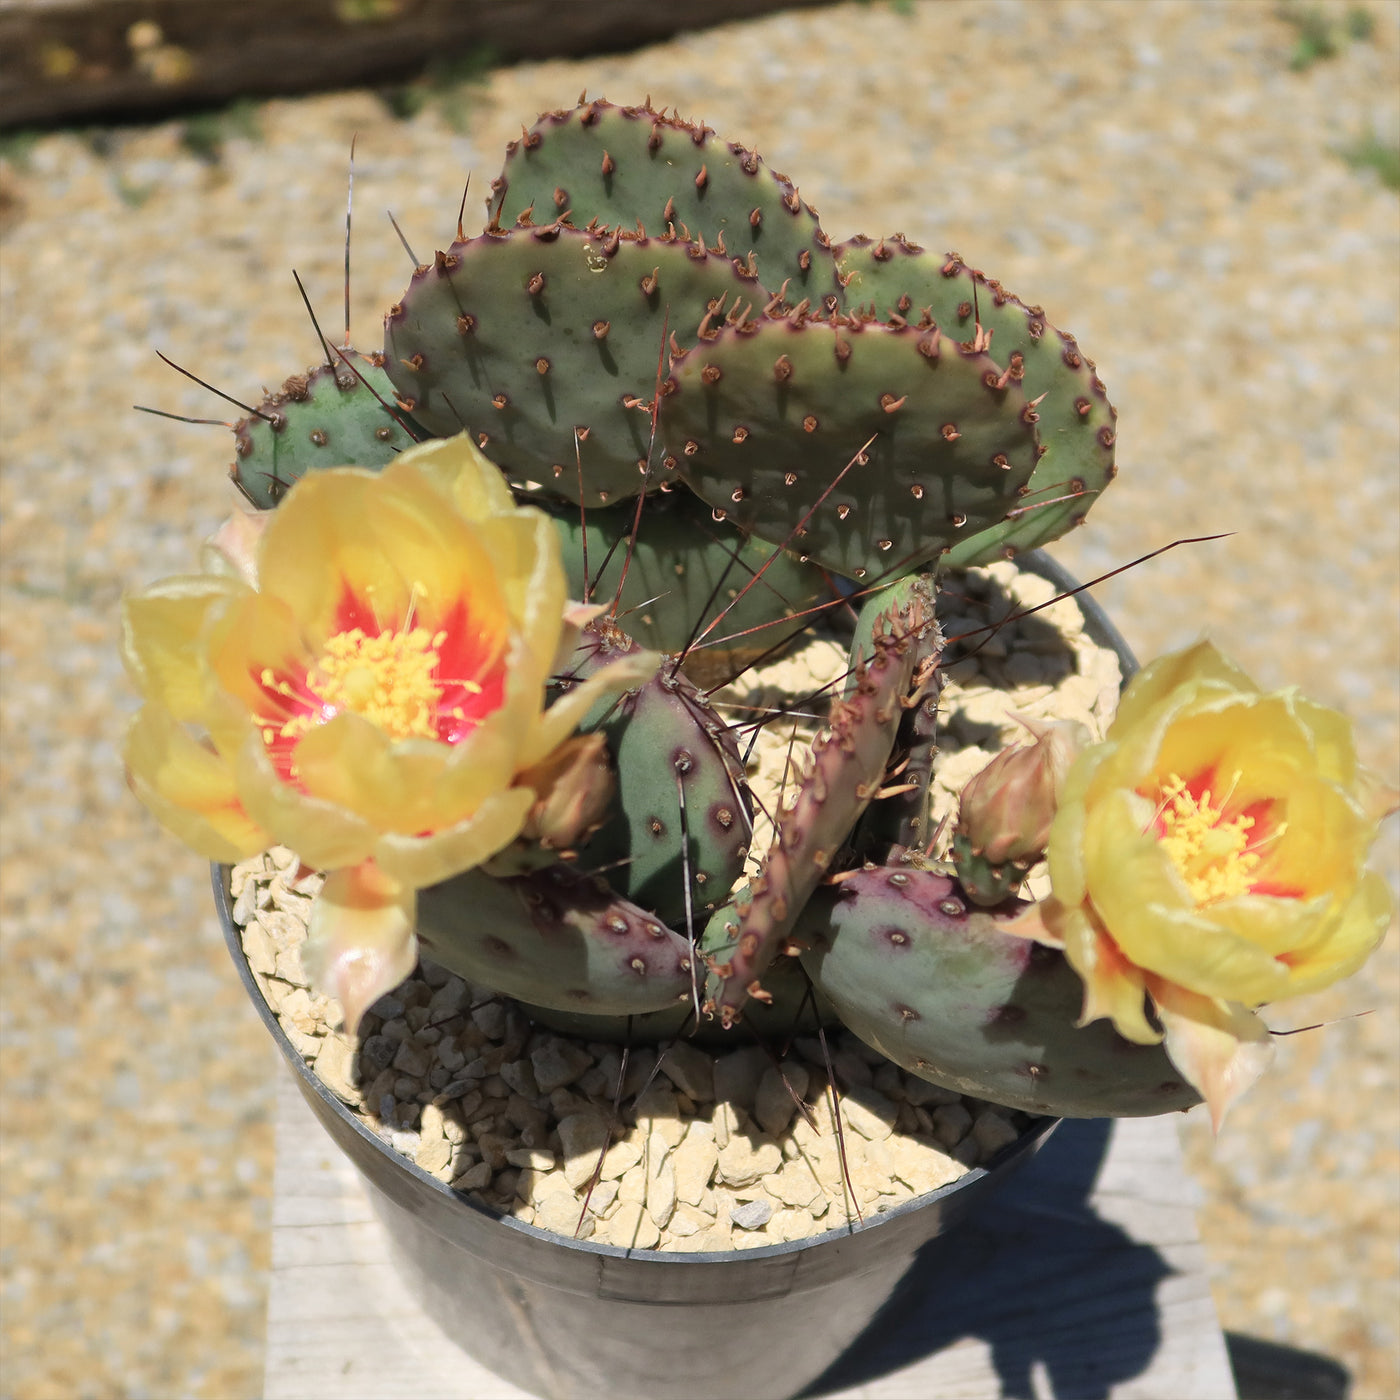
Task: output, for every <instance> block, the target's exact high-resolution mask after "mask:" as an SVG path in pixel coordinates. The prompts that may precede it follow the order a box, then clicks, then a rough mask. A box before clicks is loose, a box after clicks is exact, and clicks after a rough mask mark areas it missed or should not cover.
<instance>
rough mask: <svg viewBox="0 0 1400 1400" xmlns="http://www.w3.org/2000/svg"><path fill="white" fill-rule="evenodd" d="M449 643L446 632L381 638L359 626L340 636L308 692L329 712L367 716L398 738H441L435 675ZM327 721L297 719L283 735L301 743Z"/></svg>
mask: <svg viewBox="0 0 1400 1400" xmlns="http://www.w3.org/2000/svg"><path fill="white" fill-rule="evenodd" d="M446 640H447V634H446V633H445V632H438V633H436V634H434V633H431V632H429V631H428V630H427V628H425V627H415V628H414V629H413V630H412V631H411V632H393V631H389V630H387V629H386V630H385V631H383V632H381V633H380V634H379V635H378V636H377V637H370V636H367V635H366V634H365V633H364V632H363V631H362V630H361V629H360V628H358V627H356V628H353V629H352V630H351V631H349V632H338V633H337V634H336V635H335V636H333V637H332V638H331V639H330V640H329V641H328V642H327V643H326V649H325V652H324V653H323V654H322V655H321V657H320V659H319V660H318V661H317V662H316V665H315V666H314V667H313V668H312V669H311V671H310V672H308V674H307V678H306V684H307V688H308V689H309V690H310V691H312V692H314V694H315V695H316V697H317V698H318V699H319V700H320V701H321V704H322V706H323V707H325V708H326V709H333V710H350V711H352V712H353V713H355V714H357V715H362V716H363V717H364V718H365V719H367V720H370V721H371V722H373V723H374V724H377V725H378V726H379V727H380V728H381V729H383V730H384V731H385V732H386V733H387V734H389V735H391V736H392V737H393V738H395V739H413V738H418V739H433V738H436V737H437V718H438V712H437V706H438V699H439V696H440V695H441V693H442V686H441V682H440V681H439V680H437V679H436V678H435V676H434V674H433V672H434V671H435V670H436V669H437V664H438V650H437V649H438V648H439V647H441V646H442V644H443V642H445V641H446ZM279 689H280V687H279ZM324 718H325V715H324V712H321V713H314V714H305V715H297V716H296V717H295V718H293V719H291V720H289V721H288V722H287V723H286V724H284V725H283V726H282V728H281V730H280V733H281V735H282V737H283V738H288V739H293V738H299V737H300V736H301V735H303V734H305V733H306V731H307V730H308V729H311V728H312V727H313V726H315V725H316V724H319V723H320V722H321V721H322V720H323V719H324Z"/></svg>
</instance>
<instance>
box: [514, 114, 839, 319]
mask: <svg viewBox="0 0 1400 1400" xmlns="http://www.w3.org/2000/svg"><path fill="white" fill-rule="evenodd" d="M486 207H487V212H488V214H489V215H490V218H491V223H492V224H493V225H497V226H499V225H502V224H504V225H510V224H512V223H514V222H515V221H516V219H518V218H520V217H521V216H522V215H528V216H529V217H531V218H532V219H533V221H534V222H535V223H537V224H547V223H552V222H553V221H554V220H556V219H558V218H560V217H561V216H563V215H567V216H568V219H569V222H570V223H572V224H574V225H575V226H576V227H579V228H583V227H584V226H585V225H588V224H591V223H595V222H596V223H597V224H599V225H602V226H606V227H616V226H621V227H622V228H625V229H634V228H640V229H643V230H645V231H647V232H649V233H658V234H659V233H665V232H666V229H667V226H668V225H669V226H671V227H672V228H674V229H675V231H676V232H677V233H678V234H680V236H681V237H682V238H687V239H689V240H691V241H692V242H696V243H703V244H705V245H706V246H708V247H710V248H713V249H715V250H716V251H718V252H720V253H727V254H728V255H729V256H730V257H733V258H739V259H741V260H743V261H745V262H748V260H749V259H750V257H752V258H753V260H754V263H755V264H756V265H757V267H758V271H759V278H760V281H761V282H762V284H763V286H764V287H766V288H767V289H768V291H769V292H770V293H776V292H777V291H779V289H780V288H781V287H782V285H783V284H784V283H785V282H790V283H791V292H792V300H793V301H797V300H800V299H801V298H802V297H804V296H805V297H809V298H811V299H812V300H813V301H817V300H820V299H821V298H822V297H825V296H838V295H839V288H838V286H837V284H836V278H835V267H834V265H833V263H832V258H831V253H830V247H831V242H830V240H829V239H828V238H827V237H826V235H825V234H824V233H823V232H822V230H821V226H820V224H818V222H817V214H816V211H815V210H814V209H812V208H811V207H810V206H809V205H807V204H806V203H804V202H803V200H802V199H801V197H800V196H799V195H798V192H797V189H796V187H795V186H794V185H793V183H792V181H791V180H789V179H788V178H787V176H785V175H779V174H777V173H776V172H775V171H773V170H770V169H769V168H768V166H767V165H765V164H764V162H763V160H762V159H761V158H760V157H759V155H758V154H757V152H755V151H752V150H748V149H746V148H745V147H744V146H742V145H740V144H738V143H736V142H729V141H724V140H721V139H720V138H719V137H717V136H716V135H715V133H714V131H713V130H711V128H709V127H707V126H704V125H702V124H695V123H691V122H686V121H682V120H680V118H678V117H676V116H667V115H666V113H665V112H658V111H655V110H654V109H653V108H652V107H651V106H650V105H649V104H648V105H643V106H641V107H616V106H614V105H613V104H612V103H609V102H602V101H595V102H585V103H582V104H581V105H580V106H578V107H576V108H574V109H573V110H572V111H560V112H547V113H545V115H544V116H542V117H541V118H540V119H539V121H537V122H536V123H535V125H534V126H533V127H532V128H531V129H530V130H529V131H527V132H525V133H524V134H523V135H522V136H521V138H520V139H519V140H518V141H512V142H511V143H510V145H509V146H508V147H506V162H505V168H504V169H503V170H502V171H501V174H500V176H499V177H498V178H497V179H496V180H495V181H494V182H493V183H492V186H491V197H490V199H488V200H487V204H486ZM833 304H835V303H833Z"/></svg>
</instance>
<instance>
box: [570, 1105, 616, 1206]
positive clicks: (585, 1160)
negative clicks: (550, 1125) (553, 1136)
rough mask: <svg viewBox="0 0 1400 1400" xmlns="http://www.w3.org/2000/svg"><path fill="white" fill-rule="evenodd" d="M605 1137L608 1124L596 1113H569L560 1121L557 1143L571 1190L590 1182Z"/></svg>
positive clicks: (605, 1139)
mask: <svg viewBox="0 0 1400 1400" xmlns="http://www.w3.org/2000/svg"><path fill="white" fill-rule="evenodd" d="M607 1137H608V1129H607V1124H606V1123H604V1122H603V1120H602V1118H600V1117H599V1116H598V1115H597V1114H596V1113H571V1114H570V1115H569V1116H568V1117H567V1118H564V1119H561V1120H560V1123H559V1143H560V1148H561V1150H562V1152H563V1154H564V1175H565V1176H566V1177H567V1178H568V1181H569V1185H570V1186H572V1187H574V1188H575V1189H577V1188H579V1187H580V1186H583V1185H584V1184H585V1183H586V1182H587V1181H589V1180H590V1179H591V1178H592V1176H593V1171H594V1168H595V1167H596V1166H597V1165H598V1154H599V1153H600V1152H601V1151H602V1150H603V1144H604V1143H605V1142H606V1141H607Z"/></svg>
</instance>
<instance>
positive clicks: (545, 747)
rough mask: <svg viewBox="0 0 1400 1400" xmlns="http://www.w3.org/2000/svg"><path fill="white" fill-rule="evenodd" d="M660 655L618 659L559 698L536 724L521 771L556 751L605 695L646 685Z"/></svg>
mask: <svg viewBox="0 0 1400 1400" xmlns="http://www.w3.org/2000/svg"><path fill="white" fill-rule="evenodd" d="M660 664H661V653H660V652H655V651H637V652H632V653H630V654H629V655H627V656H619V657H618V658H617V660H616V661H610V662H608V664H607V665H606V666H604V667H603V668H602V669H601V670H598V671H595V672H594V673H593V674H592V675H591V676H589V677H588V679H587V680H586V681H584V682H583V683H582V684H581V685H576V686H574V688H573V689H572V690H569V691H566V692H565V693H564V694H563V695H561V696H560V697H559V698H558V699H557V700H556V701H555V702H554V703H553V704H552V705H551V706H550V707H549V709H547V710H546V711H545V712H544V714H543V715H542V716H541V717H540V719H539V722H538V723H537V724H536V725H535V729H534V733H532V734H531V735H530V738H529V740H528V742H527V743H526V745H525V748H524V750H523V751H522V753H521V756H520V766H521V767H522V768H529V767H532V766H533V765H534V764H536V763H538V762H539V761H540V760H541V759H542V758H544V756H545V755H546V754H547V753H549V752H550V751H551V750H552V749H557V748H558V747H559V745H560V744H562V743H563V742H564V740H565V739H567V738H568V737H569V735H570V734H572V733H573V732H574V730H575V729H577V728H578V727H579V724H580V723H581V722H582V721H583V719H584V717H585V716H586V715H587V714H588V712H589V710H591V709H592V708H593V706H594V705H596V704H597V703H598V701H599V700H601V699H602V698H603V697H604V696H608V695H619V694H621V693H622V692H623V691H624V690H631V689H632V688H633V687H634V686H639V685H645V684H646V682H647V681H649V680H650V679H651V678H652V676H654V675H655V674H656V668H657V667H658V666H659V665H660Z"/></svg>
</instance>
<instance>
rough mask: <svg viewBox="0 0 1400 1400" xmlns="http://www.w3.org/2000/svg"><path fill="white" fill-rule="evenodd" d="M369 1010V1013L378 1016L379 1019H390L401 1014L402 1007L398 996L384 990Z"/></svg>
mask: <svg viewBox="0 0 1400 1400" xmlns="http://www.w3.org/2000/svg"><path fill="white" fill-rule="evenodd" d="M369 1010H370V1015H372V1016H378V1017H379V1019H380V1020H381V1021H392V1020H394V1018H395V1017H397V1016H402V1015H403V1010H404V1007H403V1002H401V1001H400V1000H399V999H398V997H396V996H391V995H390V994H389V993H387V992H386V993H385V994H384V995H383V996H382V997H380V998H379V1000H378V1001H377V1002H375V1003H374V1005H373V1006H371V1007H370V1009H369Z"/></svg>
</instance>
